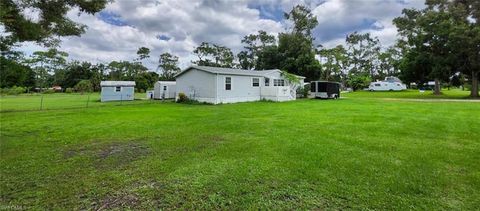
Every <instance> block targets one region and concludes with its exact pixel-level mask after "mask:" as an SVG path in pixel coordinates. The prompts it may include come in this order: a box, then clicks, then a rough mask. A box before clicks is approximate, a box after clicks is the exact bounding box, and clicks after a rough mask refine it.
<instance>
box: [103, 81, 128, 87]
mask: <svg viewBox="0 0 480 211" xmlns="http://www.w3.org/2000/svg"><path fill="white" fill-rule="evenodd" d="M100 86H135V81H101V82H100Z"/></svg>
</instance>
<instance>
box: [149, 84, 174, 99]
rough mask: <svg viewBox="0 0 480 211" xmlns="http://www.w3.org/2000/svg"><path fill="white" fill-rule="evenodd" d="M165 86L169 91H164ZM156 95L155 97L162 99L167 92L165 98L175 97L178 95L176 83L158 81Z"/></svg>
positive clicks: (155, 89)
mask: <svg viewBox="0 0 480 211" xmlns="http://www.w3.org/2000/svg"><path fill="white" fill-rule="evenodd" d="M164 86H167V91H166V92H165V93H164V90H163V89H164V88H163V87H164ZM153 90H154V94H153V95H154V96H153V98H155V99H161V98H162V95H163V94H165V98H175V95H176V91H177V90H176V85H173V84H171V83H162V82H157V83H155V85H154V88H153Z"/></svg>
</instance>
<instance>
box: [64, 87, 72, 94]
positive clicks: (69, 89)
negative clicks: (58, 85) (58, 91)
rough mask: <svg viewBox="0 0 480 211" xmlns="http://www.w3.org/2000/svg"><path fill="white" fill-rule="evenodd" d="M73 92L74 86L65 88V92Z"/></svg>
mask: <svg viewBox="0 0 480 211" xmlns="http://www.w3.org/2000/svg"><path fill="white" fill-rule="evenodd" d="M72 92H73V89H72V88H67V89H65V93H72Z"/></svg>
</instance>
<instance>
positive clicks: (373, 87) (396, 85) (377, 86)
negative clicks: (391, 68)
mask: <svg viewBox="0 0 480 211" xmlns="http://www.w3.org/2000/svg"><path fill="white" fill-rule="evenodd" d="M405 89H407V85H405V84H403V83H402V81H401V80H400V79H398V78H397V77H386V78H385V80H383V81H377V82H372V83H370V86H368V90H370V91H402V90H405Z"/></svg>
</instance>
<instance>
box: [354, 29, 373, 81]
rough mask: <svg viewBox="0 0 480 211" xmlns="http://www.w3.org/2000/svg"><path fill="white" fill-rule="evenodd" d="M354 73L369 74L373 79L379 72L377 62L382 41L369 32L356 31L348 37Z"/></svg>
mask: <svg viewBox="0 0 480 211" xmlns="http://www.w3.org/2000/svg"><path fill="white" fill-rule="evenodd" d="M346 43H347V50H348V54H349V59H350V64H351V73H352V74H369V75H370V77H371V78H372V79H373V78H375V75H376V74H377V71H376V69H375V62H376V59H377V56H378V53H379V51H380V41H379V40H378V38H377V37H374V38H372V37H371V36H370V34H369V33H365V34H359V33H358V32H354V33H352V34H349V35H348V36H347V38H346Z"/></svg>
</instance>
